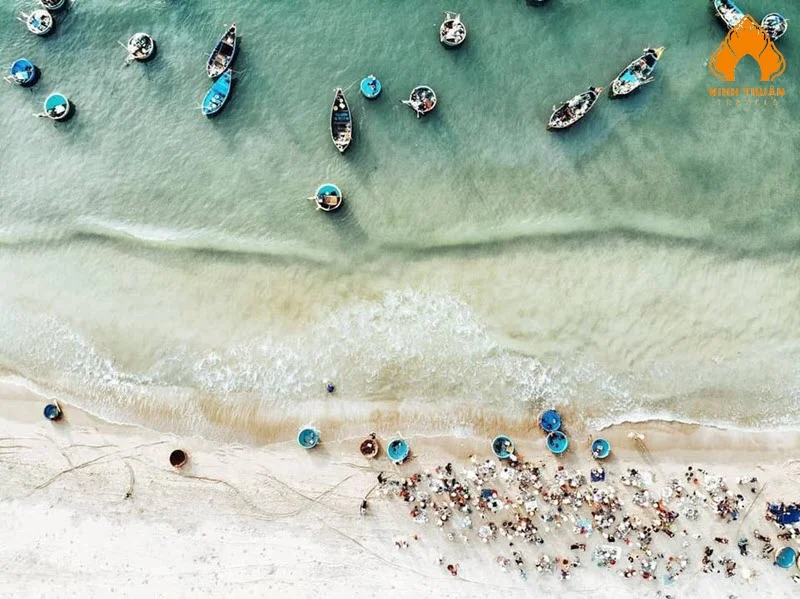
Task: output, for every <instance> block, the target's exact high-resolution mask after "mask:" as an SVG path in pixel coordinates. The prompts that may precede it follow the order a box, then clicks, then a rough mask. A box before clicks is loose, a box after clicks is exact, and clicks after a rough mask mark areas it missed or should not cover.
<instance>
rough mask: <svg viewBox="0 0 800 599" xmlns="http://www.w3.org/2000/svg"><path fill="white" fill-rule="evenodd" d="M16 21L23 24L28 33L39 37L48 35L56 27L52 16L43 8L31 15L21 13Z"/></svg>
mask: <svg viewBox="0 0 800 599" xmlns="http://www.w3.org/2000/svg"><path fill="white" fill-rule="evenodd" d="M17 19H18V20H20V21H22V22H23V23H25V26H26V27H27V28H28V31H30V32H31V33H32V34H34V35H39V36H45V35H49V34H50V33H52V32H53V29H54V28H55V26H56V21H55V19H53V15H51V14H50V12H49V11H47V10H45V9H44V8H39V9H37V10H34V11H33V12H32V13H31V14H27V13H24V12H21V13H19V16H18V17H17Z"/></svg>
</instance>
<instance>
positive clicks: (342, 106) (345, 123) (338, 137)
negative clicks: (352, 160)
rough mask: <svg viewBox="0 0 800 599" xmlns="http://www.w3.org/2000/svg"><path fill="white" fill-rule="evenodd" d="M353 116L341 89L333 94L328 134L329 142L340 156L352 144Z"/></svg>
mask: <svg viewBox="0 0 800 599" xmlns="http://www.w3.org/2000/svg"><path fill="white" fill-rule="evenodd" d="M354 129H355V127H354V123H353V114H352V112H350V106H349V105H348V104H347V98H345V97H344V91H343V90H342V88H337V89H336V90H335V91H334V92H333V105H332V106H331V120H330V132H331V141H333V145H334V146H335V147H336V149H337V150H339V152H341V153H342V154H343V153H344V152H345V151H346V150H347V148H349V147H350V144H351V143H352V142H353V132H354Z"/></svg>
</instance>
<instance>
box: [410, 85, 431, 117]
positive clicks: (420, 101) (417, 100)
mask: <svg viewBox="0 0 800 599" xmlns="http://www.w3.org/2000/svg"><path fill="white" fill-rule="evenodd" d="M403 104H405V105H406V106H410V107H411V110H413V111H414V112H415V113H416V114H417V118H420V117H423V116H425V115H426V114H428V113H429V112H430V111H431V110H433V109H434V108H436V92H435V91H433V89H432V88H430V87H428V86H427V85H419V86H417V87H415V88H414V89H412V90H411V93H410V94H409V96H408V100H403Z"/></svg>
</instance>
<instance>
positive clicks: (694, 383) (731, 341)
mask: <svg viewBox="0 0 800 599" xmlns="http://www.w3.org/2000/svg"><path fill="white" fill-rule="evenodd" d="M709 5H710V2H709V3H706V2H699V1H698V2H694V3H671V4H670V5H660V4H656V3H648V2H633V1H628V2H617V3H613V4H612V3H610V2H588V1H580V0H551V2H550V4H549V5H547V6H545V7H541V8H536V7H528V6H526V4H525V3H524V2H522V1H521V0H508V1H505V0H504V1H503V2H499V3H498V2H492V3H490V2H486V1H485V0H465V1H463V2H462V3H461V5H459V6H443V7H436V6H431V5H430V3H428V2H411V3H409V2H404V3H397V2H388V1H381V2H377V3H376V2H374V1H371V2H367V1H366V0H344V1H343V2H339V3H335V4H332V5H328V4H324V5H320V4H319V3H312V2H309V1H299V2H293V3H278V2H268V3H263V2H256V1H255V0H234V1H232V2H229V3H225V4H220V3H214V2H210V1H209V0H202V1H196V2H192V3H188V2H166V1H156V0H152V1H149V2H148V1H145V2H139V3H137V5H136V6H133V7H131V6H129V3H127V2H121V1H115V2H112V1H109V0H81V1H80V2H77V3H76V4H75V5H74V7H73V8H72V10H71V11H70V12H68V13H67V14H65V15H63V16H62V17H60V18H59V24H58V30H57V32H56V33H55V34H54V35H53V36H52V37H50V38H48V39H36V38H34V37H33V36H31V35H30V34H28V33H27V32H26V31H25V28H24V26H23V25H22V24H20V23H18V22H16V21H14V20H13V15H14V14H15V12H17V11H18V10H19V9H21V8H24V6H23V5H22V4H20V3H18V2H12V3H9V4H8V5H5V6H3V7H0V39H2V40H4V41H3V46H2V47H1V48H0V63H2V64H10V63H11V61H12V60H13V59H14V58H17V57H19V56H26V57H27V58H30V59H31V60H33V61H34V62H35V63H36V64H37V65H39V66H40V67H41V69H42V80H41V82H40V83H39V84H37V86H36V87H35V88H33V91H32V92H29V91H25V90H21V89H11V88H10V87H9V88H8V89H6V90H4V92H5V95H4V98H5V102H4V104H3V108H2V109H0V144H2V147H3V148H4V149H3V153H2V158H1V159H0V177H2V180H3V181H4V186H3V188H2V189H0V199H1V200H2V201H0V243H2V246H0V280H2V281H3V283H2V285H1V286H0V307H2V312H0V331H1V332H2V335H0V366H2V367H3V368H4V370H6V371H9V372H13V373H17V374H18V375H20V376H22V377H25V378H26V379H28V380H30V381H32V382H33V383H35V384H36V385H37V386H38V387H40V388H45V389H51V390H56V391H57V392H58V393H61V394H63V395H64V396H69V397H71V398H73V400H74V401H76V402H77V403H79V404H81V405H82V406H84V407H86V408H87V409H90V410H91V411H93V412H95V413H97V414H100V415H102V416H105V417H108V418H113V419H115V420H121V421H136V422H143V423H146V424H149V425H150V426H153V427H156V428H163V429H169V430H182V431H185V430H187V428H188V429H191V430H193V431H194V432H197V433H201V434H220V435H229V436H233V437H235V436H236V426H238V424H241V422H242V421H244V420H247V421H248V422H250V423H252V422H253V421H256V422H258V421H262V420H263V421H268V420H271V419H276V418H290V419H291V418H296V419H309V418H311V419H322V418H329V419H330V418H336V419H342V420H348V419H349V420H352V421H357V420H358V419H359V418H360V417H362V416H363V415H364V414H365V413H366V412H367V411H371V410H373V409H378V406H379V407H380V409H381V410H383V411H388V412H391V411H393V410H395V411H400V412H401V413H402V414H404V415H407V416H411V415H414V414H419V415H424V416H420V420H424V422H420V423H418V424H419V426H420V427H422V428H425V427H427V428H429V429H430V428H434V429H442V428H444V429H450V428H453V427H458V426H462V425H463V424H464V423H465V421H469V420H470V419H471V418H490V417H492V416H493V415H496V414H505V415H510V416H512V417H516V416H518V415H524V414H529V413H535V412H536V411H537V410H538V409H539V408H540V407H541V406H542V405H544V404H550V403H558V404H564V403H568V404H570V411H571V412H573V413H575V414H580V415H582V416H583V417H585V418H586V419H587V420H588V422H589V424H591V425H599V424H603V423H607V422H613V421H619V420H621V419H626V418H647V417H653V416H658V417H667V418H680V419H683V420H690V421H698V422H705V423H715V424H725V425H733V426H742V427H767V426H768V427H777V426H780V427H791V426H794V425H796V418H795V417H794V416H793V413H796V410H797V408H798V407H800V400H798V394H799V393H800V370H799V369H798V366H797V365H796V364H797V359H796V358H797V354H798V353H799V351H800V345H799V344H798V336H799V331H800V329H799V328H798V320H800V310H798V308H799V307H800V278H799V277H798V276H797V274H798V269H799V268H800V259H798V251H797V249H798V242H800V212H799V211H798V208H797V206H796V200H797V197H798V175H797V166H798V164H797V157H796V151H797V147H798V142H800V136H798V133H797V128H796V123H797V119H798V117H799V116H800V108H798V103H797V102H796V98H795V95H796V93H797V89H798V88H799V86H798V85H797V83H798V78H797V74H796V73H797V71H796V70H795V69H794V68H793V65H794V64H795V62H797V60H800V59H798V58H797V51H796V44H795V43H794V40H795V35H794V30H793V29H792V28H791V27H790V29H789V32H788V33H787V35H786V36H785V37H784V38H783V39H782V40H781V41H780V42H779V47H780V49H781V51H782V52H783V53H784V55H785V57H786V61H787V64H788V67H787V70H786V73H785V74H784V75H783V76H782V77H781V78H780V80H779V83H780V85H781V86H782V87H784V88H786V90H787V96H786V97H784V98H781V99H780V103H779V106H777V107H774V106H768V107H763V106H761V107H758V108H756V107H754V106H750V107H745V106H740V107H736V106H725V105H724V104H723V105H720V104H719V103H717V102H716V101H715V100H713V99H711V98H709V97H708V88H709V87H712V86H717V84H718V82H717V80H716V79H714V77H713V76H712V75H711V74H710V73H709V71H708V68H707V60H708V57H709V56H710V55H711V53H712V52H713V51H714V49H715V48H716V46H717V45H718V44H719V43H720V41H721V40H722V39H723V37H724V30H723V29H722V28H721V27H720V25H719V23H717V21H716V20H715V19H714V18H713V15H712V12H711V10H710V7H709ZM440 8H442V9H457V10H460V11H461V12H462V14H463V16H464V20H465V22H466V24H467V26H468V29H469V38H468V41H467V42H466V44H465V46H464V47H462V48H460V49H458V50H453V51H447V50H445V49H444V48H442V47H441V46H440V45H439V43H438V39H437V29H438V23H439V21H440V17H441V14H440ZM791 8H792V6H791V4H790V3H789V2H788V1H786V0H784V1H780V0H770V2H766V1H763V2H762V1H758V0H753V1H751V2H748V6H747V9H749V10H750V12H752V14H753V15H754V16H755V17H756V18H757V19H760V17H761V16H763V14H766V13H767V12H771V11H773V10H778V11H784V12H785V14H787V16H789V18H790V19H791V16H792V15H791ZM233 19H237V20H238V21H239V24H240V30H241V33H242V36H243V37H242V46H241V53H240V59H239V61H238V63H237V67H236V68H237V70H238V71H240V73H239V75H238V82H237V84H236V87H235V89H234V95H233V96H232V98H231V101H230V104H229V105H228V106H227V107H226V109H225V111H224V112H223V113H222V114H221V115H220V116H219V117H218V118H216V119H214V120H207V119H204V118H203V117H202V116H201V115H200V113H199V110H197V106H199V103H200V101H201V99H202V97H203V95H204V93H205V91H206V90H207V88H208V87H209V86H210V80H209V79H208V78H207V77H206V76H205V72H204V60H205V59H204V53H205V52H208V51H209V50H210V48H211V47H212V46H213V43H214V41H215V38H216V37H218V36H219V35H221V34H222V33H223V31H224V29H225V25H226V24H227V23H229V22H230V21H231V20H233ZM136 31H147V32H149V33H151V34H152V35H153V36H154V37H155V39H156V40H157V42H158V46H159V54H158V56H157V57H156V59H155V60H154V61H153V62H152V63H149V64H147V65H132V66H130V67H124V66H123V58H124V50H123V49H122V48H120V47H119V46H118V45H117V44H116V41H117V40H125V39H127V37H128V36H129V35H131V34H132V33H134V32H136ZM647 45H665V46H667V51H666V53H665V54H664V56H663V58H662V60H661V64H660V65H659V67H658V69H657V71H656V81H655V82H654V83H652V84H651V85H649V86H647V87H646V88H645V89H643V90H641V91H640V92H639V93H637V94H636V95H635V96H633V97H630V98H626V99H622V100H614V101H611V100H609V99H608V98H607V97H604V98H602V99H601V100H600V102H599V103H598V105H597V106H596V108H595V109H594V110H593V112H592V113H591V114H590V115H589V116H588V117H587V118H586V119H584V121H583V122H581V123H579V124H578V125H577V126H576V127H574V128H573V129H572V130H570V131H568V132H565V133H564V134H553V133H549V132H547V131H545V129H544V124H545V123H546V121H547V118H548V116H549V113H550V108H551V106H552V105H553V104H554V103H557V102H560V101H562V100H564V99H565V98H567V97H569V96H571V95H574V94H576V93H578V92H579V91H581V90H583V89H584V88H585V87H587V86H589V85H606V84H607V82H608V81H610V80H611V79H612V78H613V77H614V76H615V75H616V74H617V72H619V71H620V70H621V69H622V68H623V67H624V66H625V65H626V64H627V63H628V62H629V61H630V60H632V59H633V58H635V57H636V56H638V54H639V53H640V51H641V49H642V48H643V47H645V46H647ZM748 60H749V59H748ZM369 73H375V74H376V75H377V76H378V77H380V78H381V80H382V83H383V85H384V91H383V95H382V96H381V98H380V99H379V100H377V101H374V102H368V101H366V100H365V99H364V98H362V97H360V96H359V95H358V93H357V85H354V84H357V82H358V81H359V80H360V79H361V77H363V76H364V75H367V74H369ZM737 76H738V77H740V79H741V82H742V83H741V85H745V84H746V83H747V84H748V85H753V86H755V85H758V82H757V79H758V77H757V69H756V66H755V63H753V62H752V61H750V62H747V61H744V62H743V63H742V64H741V65H740V67H739V68H738V70H737ZM420 83H427V84H429V85H431V86H433V87H434V88H435V89H436V91H437V93H438V94H439V105H438V106H437V108H436V111H435V112H434V113H433V114H432V115H430V116H429V117H427V118H425V119H422V120H417V119H415V118H414V115H413V113H412V112H411V111H410V110H409V109H408V108H406V107H404V106H402V105H401V104H400V102H399V100H401V99H403V98H404V97H405V96H406V95H407V94H408V92H409V91H410V89H411V88H412V87H413V86H414V85H417V84H420ZM335 86H342V87H345V88H349V87H350V86H353V87H352V88H351V89H350V90H349V93H348V98H349V100H350V103H351V108H352V109H353V111H354V114H355V117H356V119H357V120H356V139H355V141H354V144H353V146H352V148H351V149H350V150H349V151H348V152H347V154H345V155H344V156H340V155H338V152H336V151H335V149H334V148H333V145H332V143H331V141H330V138H329V134H328V130H327V118H328V111H329V108H330V102H331V100H332V92H333V88H334V87H335ZM54 90H58V91H61V92H62V93H65V94H67V95H68V96H69V97H70V98H71V99H72V100H73V102H74V103H75V104H76V106H77V114H76V116H75V118H74V119H73V120H72V121H70V122H68V123H63V124H58V125H57V126H53V125H52V124H50V123H48V122H45V121H44V120H36V119H33V118H32V117H31V114H32V113H34V112H38V111H40V110H41V102H42V101H43V100H44V98H45V97H46V95H47V94H48V93H49V92H51V91H54ZM323 181H332V182H335V183H337V184H338V185H339V186H340V187H342V189H343V190H344V192H345V195H346V204H345V208H344V209H343V210H342V211H341V212H340V213H338V214H334V215H324V214H320V213H317V212H315V211H314V210H313V209H312V207H311V205H310V204H309V202H307V201H305V200H304V198H305V197H307V196H308V195H310V194H311V193H313V191H314V189H315V188H316V187H317V185H318V184H319V183H321V182H323ZM324 379H331V380H334V381H335V382H336V383H337V386H338V390H337V394H336V396H334V397H332V398H326V397H325V393H324V389H323V385H322V381H323V380H324ZM229 413H235V414H237V416H236V418H233V419H230V418H227V417H225V416H224V415H225V414H229ZM431 415H435V417H434V418H431V417H430V416H431Z"/></svg>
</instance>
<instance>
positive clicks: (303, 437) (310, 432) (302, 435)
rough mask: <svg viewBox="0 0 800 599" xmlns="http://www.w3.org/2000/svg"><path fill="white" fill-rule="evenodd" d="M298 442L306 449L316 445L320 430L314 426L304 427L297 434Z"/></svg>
mask: <svg viewBox="0 0 800 599" xmlns="http://www.w3.org/2000/svg"><path fill="white" fill-rule="evenodd" d="M297 442H298V443H299V444H300V447H302V448H304V449H311V448H312V447H316V446H317V443H319V431H318V430H317V429H315V428H312V427H310V426H309V427H306V428H304V429H302V430H301V431H300V432H299V433H298V435H297Z"/></svg>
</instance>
